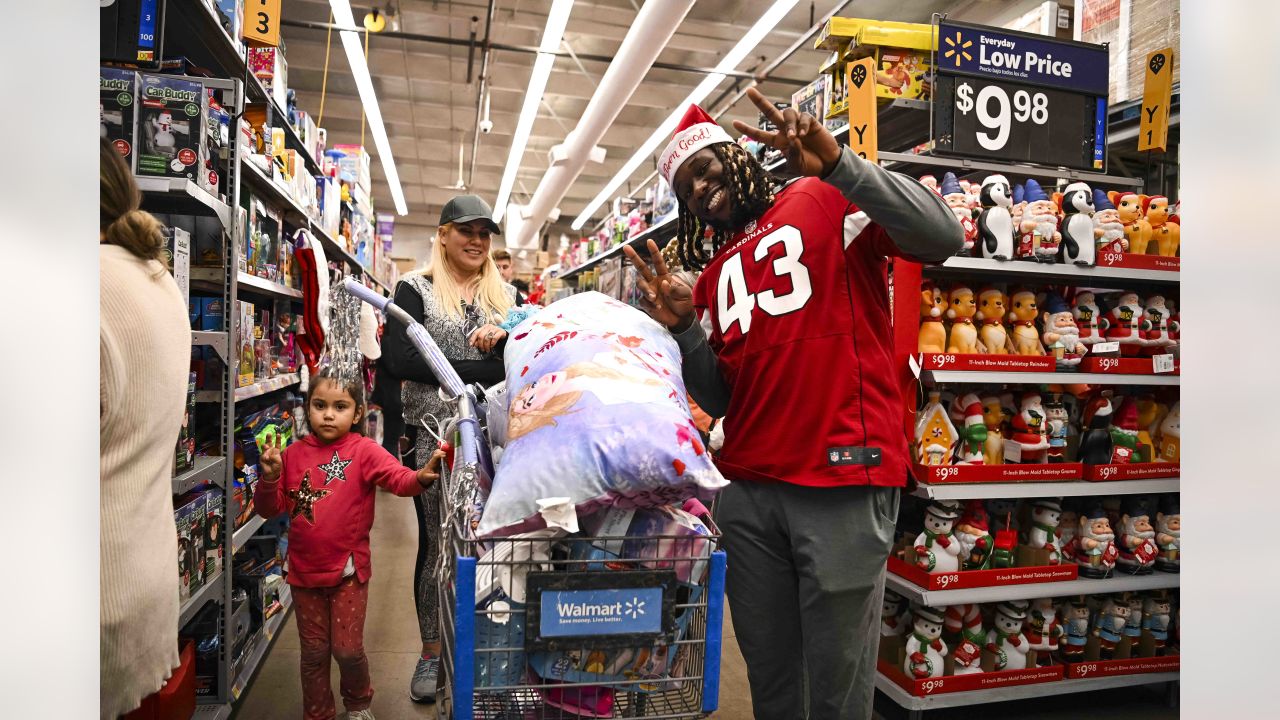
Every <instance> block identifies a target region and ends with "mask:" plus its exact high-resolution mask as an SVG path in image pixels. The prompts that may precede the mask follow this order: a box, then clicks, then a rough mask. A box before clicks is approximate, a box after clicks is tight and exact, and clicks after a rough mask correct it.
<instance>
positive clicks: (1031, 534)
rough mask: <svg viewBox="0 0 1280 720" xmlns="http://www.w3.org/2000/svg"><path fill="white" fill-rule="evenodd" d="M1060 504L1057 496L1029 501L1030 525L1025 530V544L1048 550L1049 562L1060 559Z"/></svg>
mask: <svg viewBox="0 0 1280 720" xmlns="http://www.w3.org/2000/svg"><path fill="white" fill-rule="evenodd" d="M1061 517H1062V506H1061V505H1060V504H1059V501H1058V499H1057V498H1036V499H1035V500H1033V501H1032V502H1031V527H1030V528H1029V529H1027V530H1026V536H1027V540H1026V545H1027V547H1029V548H1032V549H1035V550H1041V549H1043V550H1048V551H1049V564H1050V565H1057V564H1058V563H1059V562H1061V561H1062V554H1061V553H1060V552H1059V551H1058V523H1059V521H1060V519H1061Z"/></svg>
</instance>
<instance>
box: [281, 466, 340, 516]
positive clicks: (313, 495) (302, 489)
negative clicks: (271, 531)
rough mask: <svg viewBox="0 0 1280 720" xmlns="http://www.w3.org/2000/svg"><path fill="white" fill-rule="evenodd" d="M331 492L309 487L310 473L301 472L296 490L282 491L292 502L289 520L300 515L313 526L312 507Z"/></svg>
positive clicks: (308, 471)
mask: <svg viewBox="0 0 1280 720" xmlns="http://www.w3.org/2000/svg"><path fill="white" fill-rule="evenodd" d="M332 492H333V491H332V490H318V489H315V488H313V487H311V471H310V470H307V471H305V472H303V473H302V484H301V485H299V486H298V489H297V490H285V491H284V494H285V495H287V496H288V497H289V498H290V499H291V500H293V512H291V513H289V519H290V520H293V519H295V518H297V517H298V516H299V515H301V516H303V517H305V518H306V519H307V522H309V523H311V524H312V525H315V524H316V515H315V507H314V506H315V504H316V502H317V501H319V500H321V499H322V498H324V497H325V496H327V495H329V494H330V493H332Z"/></svg>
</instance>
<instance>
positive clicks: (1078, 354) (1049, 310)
mask: <svg viewBox="0 0 1280 720" xmlns="http://www.w3.org/2000/svg"><path fill="white" fill-rule="evenodd" d="M1043 310H1044V318H1043V322H1044V334H1043V335H1042V336H1041V339H1042V340H1044V346H1045V348H1047V349H1048V350H1049V352H1050V354H1052V355H1053V357H1054V360H1055V361H1056V363H1057V366H1058V369H1060V370H1069V369H1071V368H1074V367H1076V366H1078V365H1079V364H1080V361H1081V360H1082V359H1083V358H1084V354H1085V353H1086V352H1088V350H1087V348H1085V346H1084V343H1083V342H1081V340H1080V329H1079V328H1078V327H1076V318H1075V314H1074V313H1073V312H1072V310H1071V308H1070V307H1068V306H1067V301H1066V300H1063V299H1062V296H1061V295H1058V294H1056V293H1049V294H1047V295H1045V298H1044V305H1043Z"/></svg>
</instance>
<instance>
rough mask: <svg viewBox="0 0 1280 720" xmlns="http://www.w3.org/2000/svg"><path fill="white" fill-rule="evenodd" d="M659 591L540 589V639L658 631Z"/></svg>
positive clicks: (659, 612) (660, 630)
mask: <svg viewBox="0 0 1280 720" xmlns="http://www.w3.org/2000/svg"><path fill="white" fill-rule="evenodd" d="M662 614H663V613H662V588H661V587H654V588H621V589H618V588H610V589H600V590H543V591H542V605H541V613H540V618H539V632H540V633H541V635H542V637H546V638H552V637H581V636H585V635H628V634H637V633H654V634H657V633H661V632H662Z"/></svg>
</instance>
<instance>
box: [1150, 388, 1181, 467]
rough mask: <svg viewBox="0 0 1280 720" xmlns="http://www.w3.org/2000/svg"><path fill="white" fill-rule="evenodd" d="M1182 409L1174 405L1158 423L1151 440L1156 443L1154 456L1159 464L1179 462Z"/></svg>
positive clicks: (1178, 404)
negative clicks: (1158, 460) (1158, 425)
mask: <svg viewBox="0 0 1280 720" xmlns="http://www.w3.org/2000/svg"><path fill="white" fill-rule="evenodd" d="M1181 437H1182V407H1181V403H1176V402H1175V403H1174V404H1173V406H1172V407H1170V408H1169V414H1167V415H1165V416H1164V419H1163V420H1161V421H1160V427H1159V428H1158V429H1157V431H1156V436H1155V438H1153V439H1154V440H1155V443H1156V455H1157V457H1158V458H1159V459H1160V461H1161V462H1170V463H1176V462H1180V461H1181V457H1182V452H1181V446H1182V441H1181Z"/></svg>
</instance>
